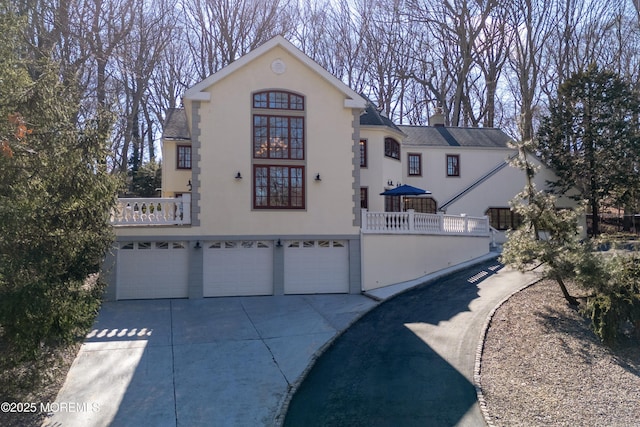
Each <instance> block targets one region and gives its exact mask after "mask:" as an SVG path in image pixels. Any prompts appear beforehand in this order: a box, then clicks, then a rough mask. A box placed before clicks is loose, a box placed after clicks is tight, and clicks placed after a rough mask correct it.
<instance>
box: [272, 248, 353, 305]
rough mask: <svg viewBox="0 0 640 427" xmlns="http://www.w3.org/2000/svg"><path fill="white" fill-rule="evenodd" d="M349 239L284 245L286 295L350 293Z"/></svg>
mask: <svg viewBox="0 0 640 427" xmlns="http://www.w3.org/2000/svg"><path fill="white" fill-rule="evenodd" d="M348 244H349V243H348V242H347V241H346V240H292V241H288V242H285V254H284V292H285V294H328V293H348V292H349V249H348Z"/></svg>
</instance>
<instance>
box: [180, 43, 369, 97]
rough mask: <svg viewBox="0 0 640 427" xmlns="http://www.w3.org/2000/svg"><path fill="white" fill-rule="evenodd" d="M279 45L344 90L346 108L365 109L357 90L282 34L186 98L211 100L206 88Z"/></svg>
mask: <svg viewBox="0 0 640 427" xmlns="http://www.w3.org/2000/svg"><path fill="white" fill-rule="evenodd" d="M277 46H280V47H281V48H283V49H284V50H286V51H287V52H288V53H290V54H291V55H292V56H293V57H295V58H296V59H298V60H299V61H300V62H302V63H303V64H305V65H306V66H307V67H309V68H311V69H312V70H313V71H315V72H316V73H317V74H318V75H320V77H322V78H323V79H325V80H326V81H327V82H329V83H330V84H331V85H333V86H334V87H335V88H336V89H338V90H339V91H340V92H342V93H343V94H344V95H345V96H346V97H347V99H345V101H344V106H345V108H361V109H364V108H365V107H366V105H367V102H366V101H365V99H364V98H362V97H361V96H360V95H359V94H358V93H357V92H355V91H354V90H353V89H351V88H350V87H349V86H347V85H346V84H344V83H343V82H342V81H341V80H339V79H337V78H336V77H335V76H333V75H332V74H331V73H329V72H328V71H327V70H325V69H324V68H322V67H321V66H320V65H319V64H318V63H317V62H315V61H314V60H312V59H311V58H309V57H308V56H307V55H305V54H304V53H303V52H302V51H301V50H300V49H298V48H297V47H295V46H294V45H293V44H292V43H291V42H289V41H288V40H287V39H285V38H284V37H282V36H275V37H274V38H272V39H271V40H269V41H268V42H266V43H264V44H263V45H261V46H260V47H258V48H256V49H254V50H252V51H251V52H249V53H248V54H246V55H244V56H242V57H241V58H239V59H238V60H236V61H234V62H232V63H231V64H229V65H227V66H226V67H224V68H222V69H221V70H219V71H217V72H216V73H214V74H212V75H210V76H209V77H207V78H206V79H204V80H203V81H201V82H200V83H197V84H196V85H195V86H192V87H191V88H189V89H187V91H186V92H185V94H184V99H185V100H192V101H206V102H209V101H211V94H210V93H209V92H206V90H207V89H208V88H209V87H210V86H211V85H213V84H215V83H216V82H218V81H220V80H222V79H224V78H225V77H227V76H229V75H230V74H232V73H234V72H235V71H237V70H238V69H240V68H242V67H244V66H245V65H247V64H249V63H250V62H252V61H254V60H255V59H257V58H259V57H260V56H262V55H264V54H265V53H267V52H269V51H270V50H272V49H274V48H275V47H277Z"/></svg>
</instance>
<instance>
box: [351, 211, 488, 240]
mask: <svg viewBox="0 0 640 427" xmlns="http://www.w3.org/2000/svg"><path fill="white" fill-rule="evenodd" d="M362 232H363V233H370V234H452V235H468V236H488V235H489V233H490V226H489V217H486V216H482V217H473V216H467V215H464V214H463V215H445V214H442V213H438V214H425V213H416V212H415V211H413V210H412V209H409V210H408V211H407V212H369V211H368V210H366V209H363V210H362Z"/></svg>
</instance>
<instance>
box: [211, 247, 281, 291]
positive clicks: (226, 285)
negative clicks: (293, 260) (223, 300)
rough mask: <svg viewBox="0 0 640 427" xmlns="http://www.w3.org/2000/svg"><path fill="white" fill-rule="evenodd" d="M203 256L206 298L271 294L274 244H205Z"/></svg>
mask: <svg viewBox="0 0 640 427" xmlns="http://www.w3.org/2000/svg"><path fill="white" fill-rule="evenodd" d="M203 256H204V267H203V270H204V271H203V286H204V296H205V297H219V296H232V295H272V294H273V242H270V241H256V240H243V241H216V242H207V244H206V245H205V246H204V254H203Z"/></svg>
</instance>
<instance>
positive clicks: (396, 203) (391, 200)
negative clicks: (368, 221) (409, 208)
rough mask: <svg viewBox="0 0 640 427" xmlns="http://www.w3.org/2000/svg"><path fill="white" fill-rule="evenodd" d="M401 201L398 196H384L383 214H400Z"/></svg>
mask: <svg viewBox="0 0 640 427" xmlns="http://www.w3.org/2000/svg"><path fill="white" fill-rule="evenodd" d="M400 203H401V200H400V197H398V196H384V211H385V212H400V211H401V206H400Z"/></svg>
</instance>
